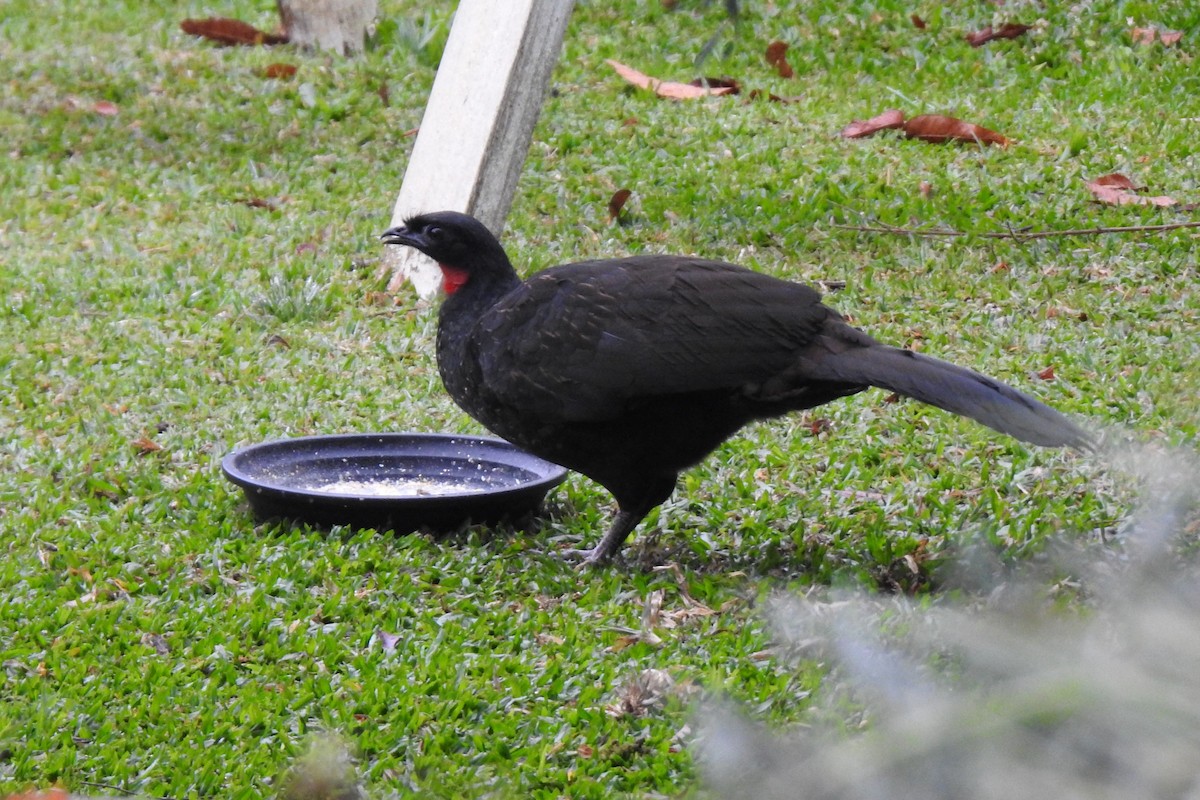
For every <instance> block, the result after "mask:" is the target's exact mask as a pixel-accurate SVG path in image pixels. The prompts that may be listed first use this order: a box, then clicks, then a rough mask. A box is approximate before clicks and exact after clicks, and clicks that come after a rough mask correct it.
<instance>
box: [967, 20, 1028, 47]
mask: <svg viewBox="0 0 1200 800" xmlns="http://www.w3.org/2000/svg"><path fill="white" fill-rule="evenodd" d="M1032 27H1033V26H1032V25H1022V24H1020V23H1019V22H1006V23H1004V24H1003V25H1001V26H1000V27H999V28H998V29H997V28H993V27H992V26H991V25H988V26H987V27H986V28H984V29H983V30H980V31H975V32H974V33H968V34H967V35H966V36H965V37H963V38H965V39H966V40H967V43H968V44H970V45H971V47H983V46H984V45H985V44H987V43H988V42H993V41H995V40H996V39H1015V38H1017V37H1018V36H1020V35H1021V34H1023V33H1025V31H1027V30H1029V29H1030V28H1032Z"/></svg>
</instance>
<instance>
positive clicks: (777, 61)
mask: <svg viewBox="0 0 1200 800" xmlns="http://www.w3.org/2000/svg"><path fill="white" fill-rule="evenodd" d="M787 49H788V46H787V42H778V41H776V42H771V43H770V44H769V45H767V63H768V64H770V65H771V66H772V67H774V68H775V71H776V72H778V73H779V77H781V78H794V77H795V76H796V71H795V70H793V69H792V65H791V64H789V63H788V61H787Z"/></svg>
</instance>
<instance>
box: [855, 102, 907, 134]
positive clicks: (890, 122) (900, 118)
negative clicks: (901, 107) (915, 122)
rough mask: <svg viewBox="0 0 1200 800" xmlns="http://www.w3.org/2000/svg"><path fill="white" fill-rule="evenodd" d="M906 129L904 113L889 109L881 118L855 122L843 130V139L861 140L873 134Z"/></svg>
mask: <svg viewBox="0 0 1200 800" xmlns="http://www.w3.org/2000/svg"><path fill="white" fill-rule="evenodd" d="M902 127H904V112H903V111H897V110H896V109H889V110H887V111H885V112H883V113H882V114H880V115H879V116H876V117H871V118H870V119H868V120H865V121H859V120H855V121H854V122H851V123H850V124H849V125H847V126H846V127H844V128H842V138H843V139H861V138H862V137H864V136H870V135H871V134H873V133H878V132H879V131H882V130H888V129H889V128H902Z"/></svg>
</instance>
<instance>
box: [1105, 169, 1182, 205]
mask: <svg viewBox="0 0 1200 800" xmlns="http://www.w3.org/2000/svg"><path fill="white" fill-rule="evenodd" d="M1087 188H1088V191H1089V192H1091V193H1092V197H1094V198H1095V199H1096V201H1097V202H1099V203H1105V204H1107V205H1110V206H1125V205H1138V206H1158V207H1160V208H1166V207H1168V206H1173V205H1176V204H1177V203H1178V201H1177V200H1175V198H1173V197H1167V196H1165V195H1158V196H1156V197H1148V196H1146V195H1142V194H1137V192H1140V191H1143V190H1144V187H1140V186H1137V185H1135V184H1134V182H1133V181H1131V180H1130V179H1129V178H1128V177H1126V176H1124V175H1122V174H1121V173H1119V172H1114V173H1111V174H1109V175H1101V176H1100V177H1099V178H1096V180H1094V181H1088V182H1087Z"/></svg>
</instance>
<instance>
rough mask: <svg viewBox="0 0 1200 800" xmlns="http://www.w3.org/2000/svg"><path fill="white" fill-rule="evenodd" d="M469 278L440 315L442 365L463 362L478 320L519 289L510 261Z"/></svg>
mask: <svg viewBox="0 0 1200 800" xmlns="http://www.w3.org/2000/svg"><path fill="white" fill-rule="evenodd" d="M468 274H469V275H470V278H469V279H468V280H466V281H465V282H464V283H461V284H459V285H458V286H456V288H455V291H454V292H452V293H450V294H447V295H446V298H445V300H443V301H442V307H441V310H440V312H439V313H438V335H437V349H438V359H439V361H440V360H442V359H444V358H447V357H449V358H452V359H456V358H461V357H462V353H461V350H462V349H463V348H465V347H466V346H467V342H468V340H469V339H470V338H471V333H472V331H473V330H474V328H475V324H476V323H477V322H478V321H479V318H480V317H482V316H483V315H484V314H486V313H487V311H488V310H489V309H491V308H492V307H493V306H494V305H496V303H497V302H498V301H499V300H500V298H502V297H504V295H506V294H508V293H509V292H510V291H512V290H513V289H515V288H516V287H517V286H519V285H520V283H521V279H520V278H518V277H517V273H516V271H515V270H514V269H513V268H512V264H511V263H509V261H508V259H507V258H504V259H503V262H502V263H501V262H497V263H495V264H494V265H493V267H492V268H490V269H472V270H470V271H469V273H468Z"/></svg>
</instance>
